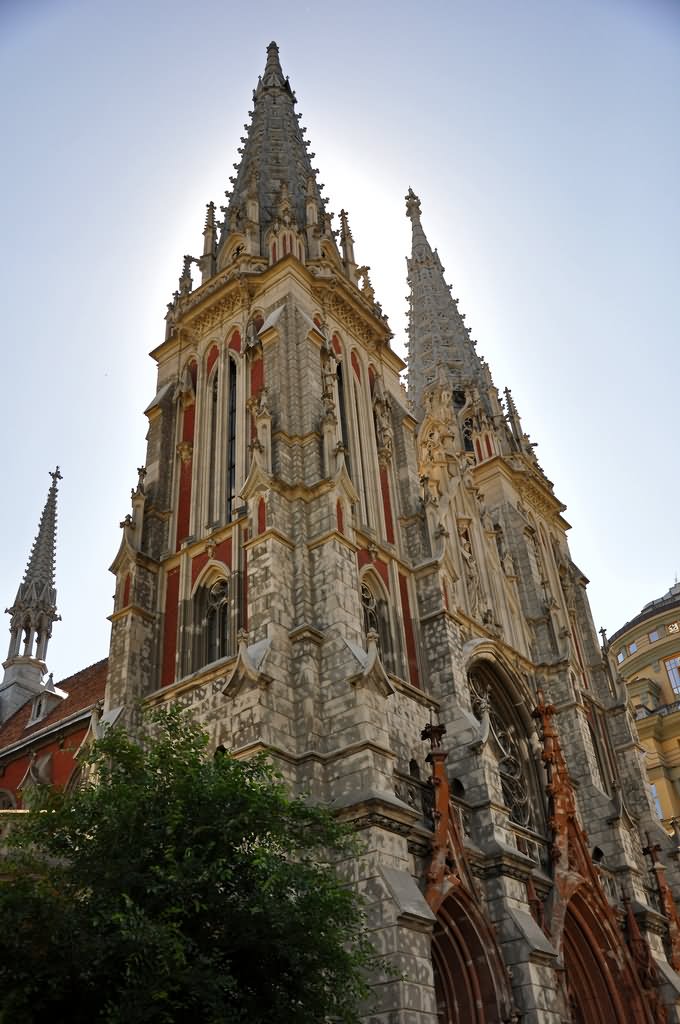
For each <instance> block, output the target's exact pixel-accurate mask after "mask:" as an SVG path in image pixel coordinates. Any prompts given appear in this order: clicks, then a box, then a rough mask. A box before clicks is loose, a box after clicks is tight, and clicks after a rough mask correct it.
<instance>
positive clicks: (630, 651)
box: [628, 640, 637, 654]
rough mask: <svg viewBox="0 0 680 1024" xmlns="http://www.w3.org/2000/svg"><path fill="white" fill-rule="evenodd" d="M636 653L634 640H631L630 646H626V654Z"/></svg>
mask: <svg viewBox="0 0 680 1024" xmlns="http://www.w3.org/2000/svg"><path fill="white" fill-rule="evenodd" d="M636 651H637V643H636V642H635V640H633V642H632V644H629V645H628V653H629V654H635V652H636Z"/></svg>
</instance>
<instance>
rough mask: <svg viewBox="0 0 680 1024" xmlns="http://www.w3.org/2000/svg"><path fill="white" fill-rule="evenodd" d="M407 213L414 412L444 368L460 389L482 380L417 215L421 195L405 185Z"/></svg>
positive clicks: (461, 319)
mask: <svg viewBox="0 0 680 1024" xmlns="http://www.w3.org/2000/svg"><path fill="white" fill-rule="evenodd" d="M406 213H407V216H408V217H409V219H410V221H411V225H412V231H413V241H412V250H411V257H410V259H407V261H406V263H407V266H408V283H409V290H410V294H409V342H408V352H409V358H408V390H409V397H410V398H411V401H412V402H413V406H414V410H415V412H416V415H420V413H421V412H422V408H423V392H424V391H425V389H426V388H427V387H428V386H429V385H431V384H432V383H433V382H434V380H435V379H436V377H437V369H438V367H443V368H444V370H445V371H446V376H447V378H448V380H449V382H450V383H451V385H452V387H453V388H454V389H460V390H463V389H464V388H465V386H466V385H470V384H472V383H473V382H474V383H476V384H479V383H480V382H481V380H482V372H481V360H480V359H479V357H478V356H477V353H476V352H475V347H474V343H473V342H472V340H471V338H470V331H469V329H468V328H467V327H466V326H465V323H464V320H465V317H464V316H463V314H462V313H460V312H459V310H458V304H457V302H456V300H455V299H453V298H452V297H451V294H450V288H449V286H448V285H447V284H446V281H445V280H444V268H443V267H442V264H441V261H440V259H439V256H438V254H437V250H436V249H434V250H433V249H432V248H431V246H430V243H429V242H428V240H427V237H426V235H425V232H424V230H423V226H422V223H421V220H420V199H419V198H418V196H417V195H416V194H415V193H414V191H413V189H409V190H408V193H407V195H406Z"/></svg>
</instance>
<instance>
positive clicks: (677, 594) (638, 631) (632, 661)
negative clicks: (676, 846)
mask: <svg viewBox="0 0 680 1024" xmlns="http://www.w3.org/2000/svg"><path fill="white" fill-rule="evenodd" d="M609 649H610V652H611V654H612V656H613V658H614V661H615V663H616V665H617V667H618V671H619V673H620V675H621V676H623V679H624V680H625V683H626V687H627V689H628V693H629V696H630V699H631V701H632V704H633V707H634V709H635V718H636V721H637V728H638V733H639V735H640V740H641V742H642V744H643V746H644V748H645V750H646V752H647V771H648V773H649V781H650V783H651V786H652V794H653V796H654V799H655V802H656V808H657V812H658V814H659V817H660V818H663V822H664V825H666V826H667V827H669V826H670V824H671V822H672V820H673V819H674V818H676V817H678V816H680V583H676V584H675V585H674V586H672V587H671V589H670V590H669V591H668V593H667V594H664V596H663V597H660V598H658V599H657V600H656V601H650V602H649V604H646V605H645V606H644V608H643V609H642V611H641V612H640V614H639V615H636V616H635V618H634V619H631V621H630V622H627V623H626V624H625V626H622V628H621V629H619V630H618V631H617V632H616V633H614V635H613V636H612V637H610V639H609Z"/></svg>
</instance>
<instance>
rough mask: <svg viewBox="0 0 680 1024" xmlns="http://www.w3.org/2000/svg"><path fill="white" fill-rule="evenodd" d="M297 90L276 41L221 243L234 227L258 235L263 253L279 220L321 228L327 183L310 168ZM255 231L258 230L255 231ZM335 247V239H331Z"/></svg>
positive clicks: (255, 94) (255, 102)
mask: <svg viewBox="0 0 680 1024" xmlns="http://www.w3.org/2000/svg"><path fill="white" fill-rule="evenodd" d="M295 103H296V98H295V93H294V92H293V90H292V88H291V86H290V82H289V81H288V79H287V78H286V77H284V74H283V71H282V69H281V62H280V61H279V48H278V46H277V45H276V43H273V42H272V43H270V44H269V46H268V47H267V63H266V66H265V69H264V73H263V74H262V76H261V77H260V79H259V81H258V83H257V87H256V89H255V90H254V92H253V110H252V112H251V121H250V124H249V125H246V126H245V127H246V129H247V135H246V136H244V137H243V138H242V139H241V142H242V143H243V145H242V146H241V147H240V148H239V152H240V154H241V160H240V162H239V163H238V164H235V165H234V166H235V168H236V175H235V177H232V178H231V179H230V180H231V182H232V185H233V189H232V192H231V193H229V192H228V193H227V196H228V198H229V204H228V206H227V207H226V208H224V213H225V218H224V222H223V225H222V236H221V238H220V245H222V243H223V242H224V241H225V240H226V238H227V237H228V235H229V234H230V233H232V232H234V231H239V232H242V233H243V234H244V235H245V236H246V237H252V236H253V235H254V234H255V235H259V239H258V241H259V246H256V247H257V248H258V249H259V251H258V252H255V253H253V255H264V254H265V252H266V248H265V245H266V235H267V232H268V230H269V229H270V228H271V227H272V226H273V225H274V224H277V223H281V222H289V223H290V224H291V226H293V227H294V228H297V229H298V230H299V231H304V229H305V227H306V226H308V225H310V224H315V225H316V224H318V225H319V227H320V228H322V229H323V226H324V221H325V203H324V200H323V199H322V198H321V190H322V189H323V185H319V184H318V182H317V178H316V174H317V171H316V169H315V168H313V167H312V163H311V158H312V157H313V156H314V153H309V152H308V146H309V143H308V142H306V141H305V139H304V134H305V129H304V128H301V127H300V124H299V117H300V115H299V114H296V113H295ZM253 229H257V230H255V231H254V230H253ZM333 244H334V245H335V242H333Z"/></svg>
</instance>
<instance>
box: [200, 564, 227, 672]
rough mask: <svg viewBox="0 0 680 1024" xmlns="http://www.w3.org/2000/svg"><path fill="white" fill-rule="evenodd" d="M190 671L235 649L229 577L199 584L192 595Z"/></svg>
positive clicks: (217, 659)
mask: <svg viewBox="0 0 680 1024" xmlns="http://www.w3.org/2000/svg"><path fill="white" fill-rule="evenodd" d="M193 611H194V657H193V665H192V668H193V671H196V670H197V669H199V668H203V666H204V665H210V664H212V662H214V661H219V660H220V658H229V657H231V656H232V655H233V654H234V652H235V649H236V618H235V609H234V606H233V602H232V593H231V581H230V580H228V579H226V577H222V578H221V579H218V580H217V581H215V582H214V583H212V584H210V585H208V586H205V587H200V588H199V590H198V591H197V592H196V595H195V597H194V609H193Z"/></svg>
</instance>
